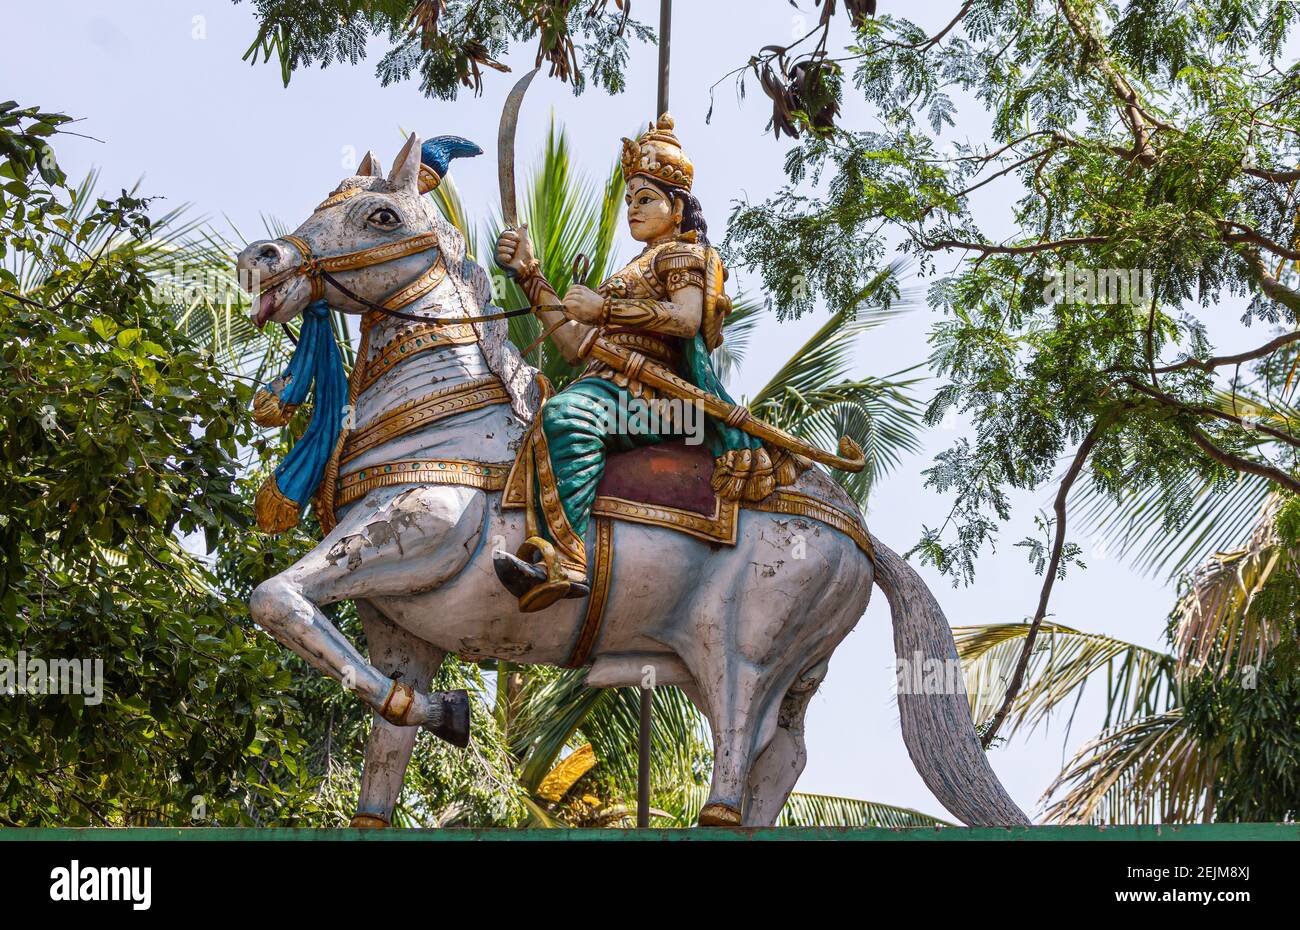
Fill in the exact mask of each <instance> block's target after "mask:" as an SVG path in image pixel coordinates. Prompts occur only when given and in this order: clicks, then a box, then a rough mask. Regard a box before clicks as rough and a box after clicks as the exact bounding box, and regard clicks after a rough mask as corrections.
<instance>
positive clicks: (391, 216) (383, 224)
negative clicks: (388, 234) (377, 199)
mask: <svg viewBox="0 0 1300 930" xmlns="http://www.w3.org/2000/svg"><path fill="white" fill-rule="evenodd" d="M366 222H367V223H370V224H371V225H372V226H378V227H380V228H381V229H394V228H396V227H398V226H401V225H402V218H401V217H400V216H398V215H397V211H396V210H392V209H389V208H388V207H380V208H379V209H378V210H376V211H375V212H374V213H372V214H370V216H369V218H368V219H367V220H366Z"/></svg>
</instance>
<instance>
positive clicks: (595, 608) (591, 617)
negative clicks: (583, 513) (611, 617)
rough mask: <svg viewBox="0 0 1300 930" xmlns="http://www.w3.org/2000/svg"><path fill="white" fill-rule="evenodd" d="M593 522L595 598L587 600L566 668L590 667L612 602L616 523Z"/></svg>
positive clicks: (604, 520) (592, 577)
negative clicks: (611, 578)
mask: <svg viewBox="0 0 1300 930" xmlns="http://www.w3.org/2000/svg"><path fill="white" fill-rule="evenodd" d="M592 519H594V520H595V521H596V564H595V565H594V566H592V570H591V594H590V595H589V596H588V597H587V611H586V613H585V614H584V615H583V618H582V627H581V628H580V629H579V630H578V639H577V641H576V642H575V643H574V644H573V651H572V652H570V653H569V658H568V660H567V661H566V662H565V663H564V665H565V667H566V668H581V667H582V666H584V665H586V664H587V658H588V656H590V655H591V649H592V647H593V646H594V645H595V644H596V637H597V636H599V635H600V628H601V626H602V625H603V624H604V622H605V604H606V602H607V601H608V600H609V588H610V576H611V573H612V569H613V567H614V522H613V521H612V520H609V519H605V518H602V517H593V518H592Z"/></svg>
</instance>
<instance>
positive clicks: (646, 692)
mask: <svg viewBox="0 0 1300 930" xmlns="http://www.w3.org/2000/svg"><path fill="white" fill-rule="evenodd" d="M672 26H673V0H659V107H658V109H656V110H655V116H662V115H663V114H665V113H667V112H668V52H669V44H670V40H671V38H672ZM653 696H654V690H653V689H652V688H647V687H645V686H644V685H643V686H642V688H641V733H640V736H641V739H640V740H639V742H638V745H637V753H636V825H637V826H638V827H648V826H650V708H651V706H652V705H651V703H650V700H651V698H652V697H653Z"/></svg>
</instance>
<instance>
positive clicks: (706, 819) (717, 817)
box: [699, 801, 740, 827]
mask: <svg viewBox="0 0 1300 930" xmlns="http://www.w3.org/2000/svg"><path fill="white" fill-rule="evenodd" d="M699 824H700V826H701V827H738V826H740V811H738V810H736V809H735V808H734V807H732V806H731V805H730V804H723V803H721V802H719V801H714V802H713V803H712V804H705V805H704V807H702V808H700V819H699Z"/></svg>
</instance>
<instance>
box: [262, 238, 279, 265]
mask: <svg viewBox="0 0 1300 930" xmlns="http://www.w3.org/2000/svg"><path fill="white" fill-rule="evenodd" d="M257 257H258V258H264V259H267V260H268V261H275V260H276V259H277V258H279V257H280V250H279V249H278V248H277V247H276V246H274V245H272V244H271V243H269V242H268V243H267V244H266V245H264V246H262V247H261V248H260V249H258V250H257Z"/></svg>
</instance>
